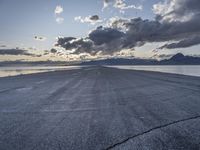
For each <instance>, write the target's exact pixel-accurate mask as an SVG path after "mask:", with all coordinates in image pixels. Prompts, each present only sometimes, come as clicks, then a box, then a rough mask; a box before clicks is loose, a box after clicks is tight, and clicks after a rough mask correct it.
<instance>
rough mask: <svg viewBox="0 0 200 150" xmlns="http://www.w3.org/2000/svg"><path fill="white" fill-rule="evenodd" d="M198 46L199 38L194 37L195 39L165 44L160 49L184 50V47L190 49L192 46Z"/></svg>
mask: <svg viewBox="0 0 200 150" xmlns="http://www.w3.org/2000/svg"><path fill="white" fill-rule="evenodd" d="M197 44H200V36H195V37H191V38H186V39H184V40H181V41H179V42H176V43H170V44H165V45H163V46H162V47H160V49H164V48H167V49H174V48H186V47H190V46H194V45H197Z"/></svg>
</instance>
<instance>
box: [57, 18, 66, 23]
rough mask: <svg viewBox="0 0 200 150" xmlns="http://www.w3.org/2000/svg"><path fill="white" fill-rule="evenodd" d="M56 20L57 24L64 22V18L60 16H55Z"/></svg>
mask: <svg viewBox="0 0 200 150" xmlns="http://www.w3.org/2000/svg"><path fill="white" fill-rule="evenodd" d="M56 22H57V23H58V24H61V23H63V22H64V18H62V17H57V18H56Z"/></svg>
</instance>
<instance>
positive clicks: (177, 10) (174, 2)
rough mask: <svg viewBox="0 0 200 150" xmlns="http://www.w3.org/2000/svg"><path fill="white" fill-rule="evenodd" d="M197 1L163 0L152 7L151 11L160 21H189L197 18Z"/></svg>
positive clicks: (198, 2) (198, 7)
mask: <svg viewBox="0 0 200 150" xmlns="http://www.w3.org/2000/svg"><path fill="white" fill-rule="evenodd" d="M199 10H200V1H199V0H165V1H164V2H160V3H158V4H155V5H153V11H154V13H155V14H156V15H157V18H159V19H160V20H161V21H167V22H174V21H181V22H185V21H189V20H191V19H192V18H196V19H198V18H199V15H200V14H199Z"/></svg>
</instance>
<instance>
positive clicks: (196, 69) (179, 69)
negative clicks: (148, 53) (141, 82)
mask: <svg viewBox="0 0 200 150" xmlns="http://www.w3.org/2000/svg"><path fill="white" fill-rule="evenodd" d="M109 67H115V68H119V69H131V70H144V71H156V72H165V73H174V74H183V75H190V76H200V65H190V66H189V65H187V66H184V65H183V66H180V65H177V66H176V65H173V66H131V65H130V66H109Z"/></svg>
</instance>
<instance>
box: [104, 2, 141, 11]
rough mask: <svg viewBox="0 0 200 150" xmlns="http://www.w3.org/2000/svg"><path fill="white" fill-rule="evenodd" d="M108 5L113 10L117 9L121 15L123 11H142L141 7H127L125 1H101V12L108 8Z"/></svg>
mask: <svg viewBox="0 0 200 150" xmlns="http://www.w3.org/2000/svg"><path fill="white" fill-rule="evenodd" d="M110 5H112V7H114V8H117V9H119V10H120V12H121V13H124V11H125V10H127V9H136V10H142V9H143V6H142V5H127V4H126V2H125V0H103V8H102V10H104V9H105V8H107V7H109V6H110Z"/></svg>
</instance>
